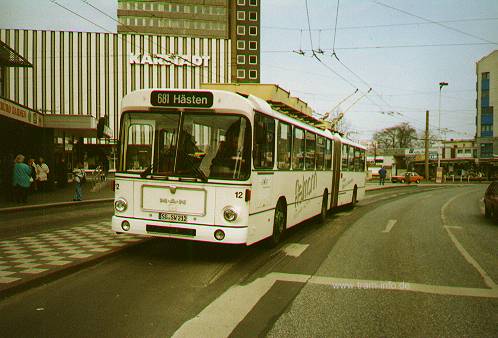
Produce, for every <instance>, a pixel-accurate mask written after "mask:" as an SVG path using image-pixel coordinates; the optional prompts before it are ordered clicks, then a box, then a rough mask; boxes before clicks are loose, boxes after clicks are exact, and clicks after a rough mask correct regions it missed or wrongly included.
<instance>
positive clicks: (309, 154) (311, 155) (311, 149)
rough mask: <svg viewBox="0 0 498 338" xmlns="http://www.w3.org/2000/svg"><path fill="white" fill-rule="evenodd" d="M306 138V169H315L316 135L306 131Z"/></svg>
mask: <svg viewBox="0 0 498 338" xmlns="http://www.w3.org/2000/svg"><path fill="white" fill-rule="evenodd" d="M305 135H306V136H305V139H306V156H305V164H304V166H305V169H306V170H315V160H316V158H315V156H316V135H315V134H313V133H312V132H310V131H306V132H305Z"/></svg>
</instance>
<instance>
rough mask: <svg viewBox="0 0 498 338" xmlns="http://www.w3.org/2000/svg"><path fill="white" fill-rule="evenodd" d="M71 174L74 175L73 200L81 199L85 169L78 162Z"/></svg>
mask: <svg viewBox="0 0 498 338" xmlns="http://www.w3.org/2000/svg"><path fill="white" fill-rule="evenodd" d="M73 175H74V197H73V201H81V199H82V197H83V194H82V189H81V188H82V186H83V183H84V182H85V181H86V177H85V171H84V170H83V164H82V163H78V165H77V166H76V168H74V169H73Z"/></svg>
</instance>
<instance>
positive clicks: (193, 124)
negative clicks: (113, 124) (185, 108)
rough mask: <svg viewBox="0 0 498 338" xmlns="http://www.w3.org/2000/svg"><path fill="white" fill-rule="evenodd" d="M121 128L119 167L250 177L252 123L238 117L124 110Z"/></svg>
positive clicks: (149, 171)
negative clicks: (120, 159)
mask: <svg viewBox="0 0 498 338" xmlns="http://www.w3.org/2000/svg"><path fill="white" fill-rule="evenodd" d="M179 131H180V132H179ZM121 132H122V136H121V147H122V151H121V156H122V161H121V170H122V171H125V172H134V173H137V172H139V173H142V174H144V175H148V174H152V175H161V176H179V177H195V178H199V179H201V180H206V179H208V178H213V179H231V180H244V179H247V178H248V177H249V173H250V163H251V161H250V160H251V128H250V125H249V122H248V120H247V118H245V117H243V116H240V115H227V114H223V115H221V114H212V113H211V114H206V113H195V112H186V113H182V114H180V113H179V112H168V113H164V112H163V113H134V112H126V113H124V115H123V119H122V129H121Z"/></svg>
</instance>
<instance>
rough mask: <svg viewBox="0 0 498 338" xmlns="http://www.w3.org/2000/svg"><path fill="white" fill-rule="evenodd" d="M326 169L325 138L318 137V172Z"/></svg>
mask: <svg viewBox="0 0 498 338" xmlns="http://www.w3.org/2000/svg"><path fill="white" fill-rule="evenodd" d="M324 169H325V138H324V137H323V136H317V138H316V170H324Z"/></svg>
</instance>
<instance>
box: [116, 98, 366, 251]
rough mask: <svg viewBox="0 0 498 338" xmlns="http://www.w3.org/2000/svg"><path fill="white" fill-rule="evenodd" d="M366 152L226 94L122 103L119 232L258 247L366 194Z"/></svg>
mask: <svg viewBox="0 0 498 338" xmlns="http://www.w3.org/2000/svg"><path fill="white" fill-rule="evenodd" d="M365 180H366V176H365V149H364V148H363V147H362V146H360V145H359V144H355V143H353V142H351V141H349V140H346V139H343V138H341V137H340V136H339V135H336V134H333V133H331V132H330V131H328V130H322V129H319V128H315V127H314V126H312V125H310V124H308V123H305V122H303V121H300V120H298V119H294V118H292V117H290V116H288V115H285V114H282V113H279V112H277V111H275V110H273V109H272V108H271V107H270V105H269V104H268V103H267V102H266V101H264V100H262V99H260V98H257V97H255V96H252V95H249V96H247V97H246V96H242V95H239V94H236V93H233V92H227V91H221V90H195V91H194V90H177V89H147V90H138V91H135V92H132V93H130V94H128V95H126V96H125V97H124V98H123V101H122V115H121V129H120V164H119V169H118V170H117V172H116V181H115V201H114V208H115V213H114V216H113V218H112V229H113V230H114V231H116V232H118V233H129V234H140V235H148V236H159V237H171V238H182V239H190V240H195V241H204V242H216V243H228V244H246V245H251V244H253V243H256V242H258V241H261V240H263V239H265V238H268V240H269V241H270V242H271V243H274V244H276V243H278V242H279V240H280V238H281V235H282V233H283V232H284V231H285V230H286V229H288V228H290V227H292V226H294V225H296V224H298V223H300V222H302V221H304V220H306V219H309V218H311V217H314V216H317V215H319V217H321V218H323V219H324V218H325V217H326V215H327V211H328V210H329V209H331V208H334V207H337V206H340V205H344V204H354V203H355V202H356V201H357V200H360V199H361V198H363V196H364V194H365Z"/></svg>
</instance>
